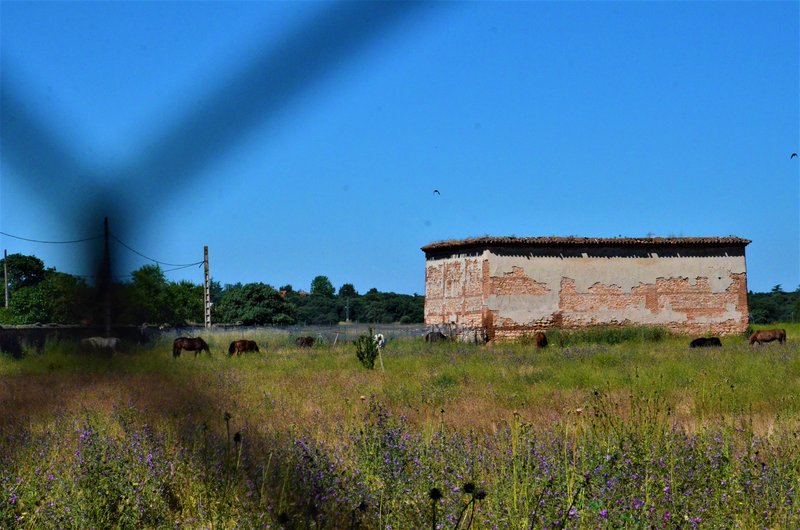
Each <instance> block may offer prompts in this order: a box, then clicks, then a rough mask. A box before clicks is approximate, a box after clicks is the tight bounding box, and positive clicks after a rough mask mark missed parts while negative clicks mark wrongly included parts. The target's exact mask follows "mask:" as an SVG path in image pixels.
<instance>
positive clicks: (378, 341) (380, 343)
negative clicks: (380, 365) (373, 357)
mask: <svg viewBox="0 0 800 530" xmlns="http://www.w3.org/2000/svg"><path fill="white" fill-rule="evenodd" d="M372 342H374V343H375V346H377V348H378V349H379V350H382V349H383V347H384V346H386V338H384V336H383V333H376V334H375V336H374V337H372Z"/></svg>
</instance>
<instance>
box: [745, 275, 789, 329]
mask: <svg viewBox="0 0 800 530" xmlns="http://www.w3.org/2000/svg"><path fill="white" fill-rule="evenodd" d="M747 305H748V307H749V308H750V323H751V324H769V323H772V322H800V286H798V287H797V289H795V290H794V291H792V292H786V291H784V290H783V288H782V287H781V285H780V284H779V285H776V286H775V287H773V288H772V290H771V291H770V292H768V293H754V292H753V291H750V292H748V293H747Z"/></svg>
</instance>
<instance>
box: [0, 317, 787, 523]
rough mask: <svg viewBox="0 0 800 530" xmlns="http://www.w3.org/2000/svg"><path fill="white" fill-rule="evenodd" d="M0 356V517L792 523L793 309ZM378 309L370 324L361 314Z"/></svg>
mask: <svg viewBox="0 0 800 530" xmlns="http://www.w3.org/2000/svg"><path fill="white" fill-rule="evenodd" d="M782 327H785V328H786V329H787V332H788V336H789V341H788V342H787V344H785V345H778V344H770V345H767V346H763V347H750V346H748V344H747V340H746V338H745V337H728V338H723V344H724V348H722V349H715V348H709V349H699V350H698V349H689V348H688V342H689V339H688V338H687V337H677V336H671V335H668V334H666V333H664V332H663V331H658V330H655V331H654V330H645V329H638V330H637V329H633V330H628V331H625V330H607V329H606V330H590V331H585V332H581V333H566V332H562V333H550V334H549V336H550V346H549V347H548V348H546V349H544V350H536V348H535V347H534V346H533V345H532V343H531V342H529V341H526V340H521V341H518V342H516V343H510V344H491V343H490V344H489V345H488V346H476V345H468V344H456V343H437V344H426V343H424V342H423V341H422V340H421V339H416V338H415V339H397V340H392V341H389V342H388V344H387V345H386V348H385V349H384V350H383V363H384V366H385V371H381V370H369V369H366V368H365V367H364V366H362V364H361V363H360V362H359V360H358V358H357V356H356V346H355V345H354V344H352V343H344V344H342V343H339V344H337V345H336V347H333V346H332V345H330V344H327V345H323V346H315V347H314V348H312V349H310V350H308V349H302V350H301V349H299V348H297V347H296V346H295V345H294V343H293V341H292V340H291V338H289V337H287V336H285V335H278V334H267V333H263V334H261V335H257V336H248V337H247V338H252V339H255V340H257V341H258V344H259V347H260V348H261V350H262V353H260V354H256V353H250V354H245V355H243V356H241V357H234V358H231V357H228V356H227V355H226V354H224V353H223V352H225V351H227V345H228V343H229V342H230V341H231V340H233V339H235V338H242V337H241V336H240V335H239V334H238V333H237V334H236V335H235V336H234V334H232V333H219V334H214V335H210V336H207V337H206V338H207V340H208V342H209V344H210V346H211V351H212V355H211V356H208V355H205V354H203V355H200V356H198V357H194V355H192V354H188V355H187V354H186V353H184V354H183V355H182V356H181V357H180V358H178V359H173V358H172V354H171V347H170V340H169V339H166V338H165V339H163V340H162V341H161V342H159V343H158V344H157V345H155V346H153V347H147V348H139V347H131V348H129V349H128V350H127V351H125V352H124V353H121V354H118V355H116V356H113V357H107V356H97V355H90V354H88V353H86V352H83V351H81V348H80V346H79V345H77V344H70V343H56V344H47V346H46V348H45V351H44V353H43V354H35V353H33V352H30V353H29V354H28V355H27V356H26V357H24V358H23V359H20V360H13V359H11V358H8V357H4V356H3V357H0V403H2V410H3V414H2V416H0V527H22V528H110V527H115V528H165V527H186V528H212V527H213V528H286V529H289V528H330V529H347V528H392V529H395V530H397V529H418V528H448V529H455V528H461V529H464V528H473V529H489V528H509V529H527V528H592V529H594V528H797V527H800V508H798V506H797V503H798V498H797V490H798V487H800V448H799V447H800V445H799V444H798V439H797V438H798V431H799V430H800V421H798V420H800V410H799V409H800V402H798V397H797V396H798V394H800V392H799V391H800V341H798V337H800V325H797V324H793V325H782ZM376 331H380V330H376Z"/></svg>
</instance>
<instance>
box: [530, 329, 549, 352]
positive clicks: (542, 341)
mask: <svg viewBox="0 0 800 530" xmlns="http://www.w3.org/2000/svg"><path fill="white" fill-rule="evenodd" d="M533 338H534V340H536V347H537V348H544V347H546V346H547V335H545V334H544V333H542V332H541V331H537V332H536V335H534V336H533Z"/></svg>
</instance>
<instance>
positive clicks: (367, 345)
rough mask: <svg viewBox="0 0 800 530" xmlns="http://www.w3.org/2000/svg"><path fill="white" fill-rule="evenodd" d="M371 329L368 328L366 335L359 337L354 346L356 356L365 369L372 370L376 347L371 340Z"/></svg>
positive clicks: (376, 354)
mask: <svg viewBox="0 0 800 530" xmlns="http://www.w3.org/2000/svg"><path fill="white" fill-rule="evenodd" d="M372 337H373V333H372V328H369V331H368V334H367V335H363V334H362V335H359V336H358V340H356V341H354V342H353V344H355V345H356V356H357V357H358V360H359V361H360V362H361V364H363V365H364V367H365V368H369V369H370V370H372V369H373V368H375V358H376V357H377V356H378V345H377V344H376V343H375V341H374V340H373V338H372Z"/></svg>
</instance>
